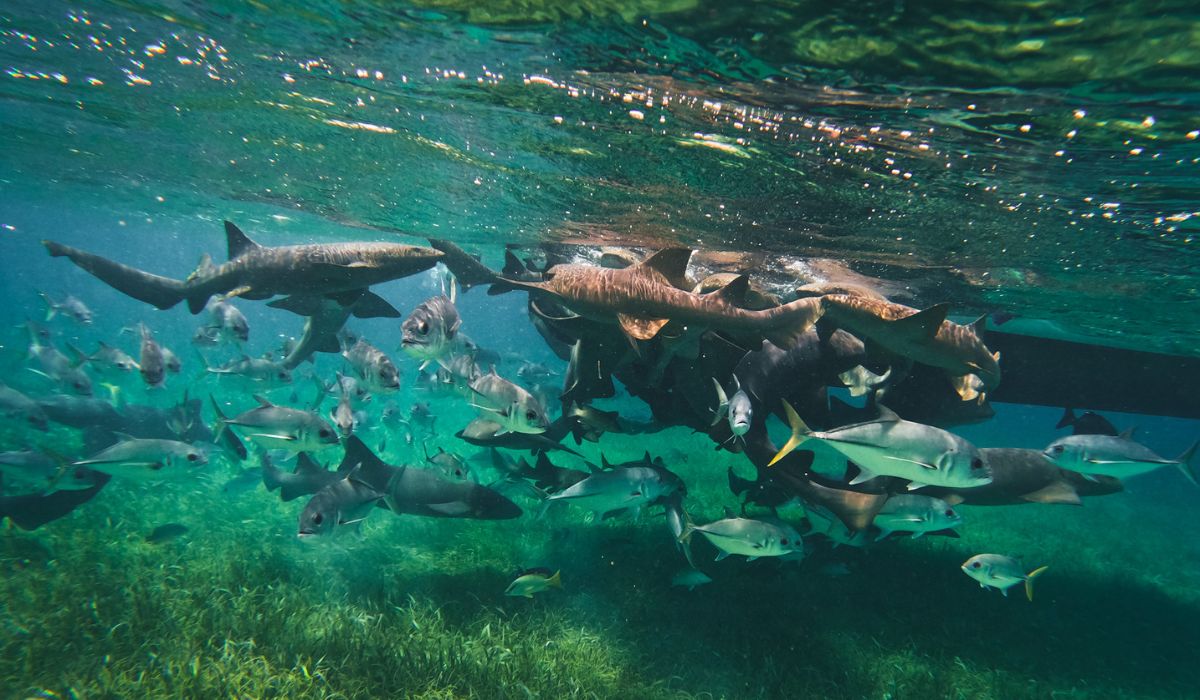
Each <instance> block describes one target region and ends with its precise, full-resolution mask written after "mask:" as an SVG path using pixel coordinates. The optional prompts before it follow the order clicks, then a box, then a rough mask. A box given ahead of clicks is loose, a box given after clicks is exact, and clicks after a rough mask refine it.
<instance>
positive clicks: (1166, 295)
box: [0, 2, 1200, 353]
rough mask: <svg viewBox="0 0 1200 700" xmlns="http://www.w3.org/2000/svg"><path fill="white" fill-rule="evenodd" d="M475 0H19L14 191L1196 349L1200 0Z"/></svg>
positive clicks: (13, 26)
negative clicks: (853, 270) (555, 253)
mask: <svg viewBox="0 0 1200 700" xmlns="http://www.w3.org/2000/svg"><path fill="white" fill-rule="evenodd" d="M464 5H465V6H463V7H459V6H455V4H454V3H440V2H435V3H429V4H428V5H427V6H408V7H405V6H403V5H400V4H392V3H380V4H371V3H362V2H348V3H324V4H320V3H317V4H307V3H306V4H303V5H299V4H293V3H286V2H277V3H261V2H255V3H248V4H241V3H176V4H172V3H161V4H157V3H95V4H88V5H84V6H79V7H75V6H71V5H60V4H55V3H52V4H50V5H45V4H42V3H26V2H17V3H13V4H11V5H9V6H8V7H7V8H6V9H5V10H4V16H3V18H2V20H0V21H2V22H3V24H2V28H3V35H2V36H0V52H2V62H3V64H4V65H5V68H6V75H5V76H4V82H3V92H2V93H0V94H2V96H3V98H4V102H3V112H2V113H0V118H2V119H3V125H4V129H3V133H2V135H0V139H3V143H2V144H0V145H2V146H3V150H4V152H5V153H6V154H7V157H6V159H5V160H6V163H5V181H6V183H5V189H6V195H5V196H6V199H8V200H9V202H11V203H13V204H16V203H19V202H22V201H23V200H26V199H31V198H36V197H41V198H49V199H54V198H56V197H66V198H71V199H75V198H78V197H85V198H89V199H92V200H95V201H96V202H97V204H99V205H101V206H103V207H104V209H105V211H106V213H105V214H104V215H103V216H97V217H96V218H97V225H98V226H104V225H111V224H113V223H114V222H115V220H116V219H132V218H142V217H148V218H152V219H153V218H155V217H162V216H164V215H166V214H179V215H183V216H195V217H202V220H203V218H208V219H211V218H217V217H226V216H232V215H233V214H234V213H236V212H237V211H238V210H239V209H247V210H251V209H252V207H251V205H260V204H261V205H268V206H267V207H256V208H253V209H252V210H253V211H254V212H255V215H256V216H259V217H260V218H265V217H266V216H270V215H273V216H275V218H276V219H280V220H281V221H279V222H278V223H277V224H271V225H272V226H275V227H277V228H280V229H282V230H287V227H288V226H289V225H294V224H289V223H288V221H287V220H286V218H298V215H299V214H300V213H301V212H303V213H309V214H315V215H317V216H319V217H321V219H322V220H325V221H328V222H334V223H339V224H344V225H348V226H355V227H367V228H373V229H376V230H379V231H383V232H392V231H395V232H406V233H413V234H416V235H431V234H436V235H439V236H443V237H450V238H454V239H456V240H463V241H490V242H504V243H514V242H515V243H532V242H537V241H547V240H552V241H589V242H594V241H597V240H603V241H611V242H623V243H631V244H632V243H636V244H643V245H648V246H658V245H663V244H665V243H667V242H682V243H687V244H692V245H701V246H704V247H708V248H722V249H739V250H748V251H753V252H763V253H786V254H789V255H800V256H817V257H832V258H836V259H838V260H841V261H846V262H851V263H854V264H858V265H861V266H863V267H864V268H865V269H869V270H873V271H876V272H878V273H879V274H880V276H884V277H888V276H890V277H901V278H903V277H910V278H911V277H913V276H914V275H917V274H918V271H919V274H920V276H922V277H923V278H924V279H926V280H927V281H928V280H937V281H938V283H939V284H940V285H941V286H942V289H941V290H940V296H939V297H938V298H945V297H950V298H953V299H954V300H956V301H959V302H960V303H961V304H962V305H963V307H964V313H965V312H967V311H976V312H979V311H991V310H995V309H1004V310H1006V311H1008V312H1009V313H1015V314H1019V315H1023V316H1029V317H1033V318H1040V319H1047V320H1054V321H1056V322H1058V323H1060V324H1062V325H1064V326H1065V327H1066V328H1068V329H1069V330H1070V331H1073V332H1078V333H1083V334H1086V335H1090V336H1107V337H1109V338H1114V337H1116V338H1119V339H1121V338H1123V340H1124V341H1126V342H1128V341H1131V340H1132V341H1133V342H1139V341H1138V339H1141V340H1143V341H1146V342H1152V343H1153V344H1154V346H1156V347H1158V348H1161V349H1164V350H1174V351H1180V352H1189V353H1190V352H1191V349H1192V348H1194V346H1195V341H1196V336H1195V328H1196V324H1195V323H1194V320H1195V319H1196V318H1198V317H1200V311H1198V310H1197V291H1196V280H1197V263H1196V257H1197V255H1196V243H1195V236H1196V230H1197V229H1196V223H1195V222H1196V219H1195V218H1194V214H1195V208H1196V205H1195V201H1196V193H1197V174H1196V171H1197V158H1198V157H1200V151H1198V149H1197V142H1196V136H1197V133H1196V132H1197V130H1198V129H1200V119H1198V118H1197V116H1196V114H1197V111H1196V107H1197V101H1198V100H1197V91H1196V86H1195V82H1194V71H1193V70H1192V69H1193V68H1194V67H1195V66H1196V64H1197V51H1196V48H1195V47H1196V45H1198V42H1197V41H1196V26H1197V21H1196V20H1197V17H1196V14H1195V9H1194V8H1193V7H1191V6H1190V5H1189V4H1187V3H1178V5H1177V6H1175V7H1171V6H1170V5H1169V4H1161V5H1156V6H1155V9H1154V10H1153V11H1152V12H1147V11H1145V10H1144V9H1142V8H1140V7H1138V8H1136V9H1135V7H1134V6H1130V7H1128V8H1121V9H1113V8H1108V7H1105V6H1103V5H1097V6H1094V7H1091V6H1089V7H1081V6H1078V5H1077V4H1072V3H1064V4H1061V5H1055V4H1053V3H1015V2H1012V3H996V4H995V5H994V6H993V7H991V8H988V9H981V10H979V11H970V10H968V9H967V8H965V7H964V6H960V5H957V4H943V5H937V6H928V5H923V6H917V5H911V4H907V3H899V2H898V3H869V4H868V5H866V6H861V5H856V6H855V7H854V9H853V10H851V9H842V10H833V11H831V12H828V13H826V9H827V8H825V7H823V6H822V7H817V6H813V5H811V4H808V3H771V4H754V5H747V6H745V7H742V8H740V9H731V8H727V7H724V6H723V4H712V5H704V4H697V3H690V2H667V3H644V4H639V3H631V4H621V3H604V2H595V3H568V4H561V5H560V4H557V3H549V4H546V5H544V6H543V5H539V4H536V3H497V4H490V3H485V4H482V5H479V4H476V3H464ZM10 216H11V214H10ZM195 228H196V230H202V229H203V224H202V223H200V222H197V225H196V227H195ZM314 228H316V227H314ZM328 230H330V231H333V230H334V229H332V228H329V229H328ZM331 235H332V234H331ZM932 298H933V296H930V299H932ZM1189 319H1191V320H1189Z"/></svg>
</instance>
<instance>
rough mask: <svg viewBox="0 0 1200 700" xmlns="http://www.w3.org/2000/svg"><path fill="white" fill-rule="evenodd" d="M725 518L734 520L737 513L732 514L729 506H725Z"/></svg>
mask: <svg viewBox="0 0 1200 700" xmlns="http://www.w3.org/2000/svg"><path fill="white" fill-rule="evenodd" d="M725 517H726V518H736V517H737V513H734V512H733V509H732V508H730V507H729V506H725Z"/></svg>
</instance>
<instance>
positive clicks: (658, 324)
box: [617, 314, 670, 340]
mask: <svg viewBox="0 0 1200 700" xmlns="http://www.w3.org/2000/svg"><path fill="white" fill-rule="evenodd" d="M617 321H619V322H620V324H621V330H623V331H625V333H626V335H628V336H629V337H630V338H633V339H634V340H651V339H653V338H654V336H656V335H658V332H659V331H660V330H662V327H663V326H665V325H667V324H668V323H669V322H670V319H666V318H639V317H637V316H630V315H629V314H617Z"/></svg>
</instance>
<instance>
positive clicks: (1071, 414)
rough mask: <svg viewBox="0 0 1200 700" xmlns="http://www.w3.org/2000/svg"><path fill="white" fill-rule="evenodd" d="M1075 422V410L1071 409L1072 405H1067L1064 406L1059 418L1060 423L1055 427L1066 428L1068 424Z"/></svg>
mask: <svg viewBox="0 0 1200 700" xmlns="http://www.w3.org/2000/svg"><path fill="white" fill-rule="evenodd" d="M1074 424H1075V411H1073V410H1071V407H1070V406H1065V407H1064V408H1063V414H1062V418H1059V419H1058V424H1057V425H1055V426H1054V427H1055V428H1066V427H1067V426H1070V425H1074Z"/></svg>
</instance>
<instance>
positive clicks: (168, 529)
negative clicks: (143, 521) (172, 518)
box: [146, 523, 188, 544]
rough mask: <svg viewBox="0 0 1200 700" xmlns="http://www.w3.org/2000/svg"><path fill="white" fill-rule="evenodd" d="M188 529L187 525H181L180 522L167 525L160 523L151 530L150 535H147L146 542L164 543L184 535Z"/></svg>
mask: <svg viewBox="0 0 1200 700" xmlns="http://www.w3.org/2000/svg"><path fill="white" fill-rule="evenodd" d="M187 531H188V529H187V526H186V525H180V524H179V523H167V524H166V525H159V526H158V527H156V528H154V531H153V532H151V533H150V534H149V535H146V543H147V544H162V543H164V542H170V541H171V540H173V539H176V538H178V537H180V536H182V535H183V534H184V533H186V532H187Z"/></svg>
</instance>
